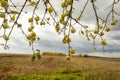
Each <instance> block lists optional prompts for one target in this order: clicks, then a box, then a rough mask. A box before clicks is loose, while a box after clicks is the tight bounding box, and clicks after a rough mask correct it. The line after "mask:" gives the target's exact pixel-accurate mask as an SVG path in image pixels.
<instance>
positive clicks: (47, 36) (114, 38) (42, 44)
mask: <svg viewBox="0 0 120 80" xmlns="http://www.w3.org/2000/svg"><path fill="white" fill-rule="evenodd" d="M61 1H64V0H52V5H53V6H54V7H55V10H56V11H58V12H60V11H61V9H62V8H60V5H61V4H60V3H59V2H61ZM18 2H19V0H18ZM18 2H17V3H18ZM85 2H86V0H83V1H82V0H80V1H79V2H77V1H75V3H74V8H75V10H74V11H73V12H74V14H73V15H74V17H78V15H79V13H80V11H81V9H82V8H83V5H84V4H85ZM111 3H112V0H97V2H96V3H95V4H96V7H98V8H97V11H98V12H99V16H100V17H101V18H103V19H104V18H105V17H106V15H107V14H106V13H108V12H109V10H110V8H109V9H107V10H105V9H106V7H108V6H109V5H110V4H111ZM18 4H22V2H21V3H18ZM41 4H42V3H41ZM118 5H120V2H119V3H118ZM118 5H117V6H115V10H116V11H117V12H118V13H119V14H120V10H119V8H120V6H118ZM41 7H42V8H41ZM43 9H44V6H43V5H40V6H39V11H38V12H39V13H40V14H42V11H44V10H43ZM25 10H27V11H28V12H29V13H28V14H22V16H21V18H20V20H19V22H21V23H23V28H24V30H26V31H27V27H29V24H28V23H27V19H28V17H31V10H32V8H31V7H27V8H26V9H25ZM93 14H94V13H93V10H92V6H91V3H89V4H88V5H87V9H86V10H85V14H84V15H83V18H82V19H81V22H82V23H83V24H87V25H89V26H91V27H94V26H95V24H96V22H95V17H94V15H93ZM110 19H111V18H109V20H110ZM115 19H117V20H118V23H117V25H116V26H114V27H113V26H110V27H111V31H110V32H109V33H106V35H105V37H104V38H105V39H106V40H107V42H108V45H107V46H105V50H106V53H103V49H102V46H101V45H100V43H99V41H97V43H96V47H97V50H96V51H94V50H93V46H92V41H90V42H88V41H87V39H86V37H85V36H81V35H79V34H78V33H79V30H80V27H79V26H75V28H76V29H77V32H76V33H75V34H72V35H71V38H72V43H71V45H72V47H73V48H74V49H75V50H76V53H77V54H79V53H87V54H91V55H93V54H94V53H95V54H94V55H99V56H109V57H119V58H120V16H117V15H116V16H115ZM35 31H36V32H37V35H38V36H40V41H39V42H35V44H34V45H35V48H39V49H40V50H41V51H42V52H46V51H50V52H62V53H67V52H68V48H67V45H66V44H63V43H62V39H63V35H58V34H57V33H56V32H55V30H54V26H53V24H52V22H51V25H45V26H43V27H41V26H36V28H35ZM0 33H2V31H1V32H0ZM1 41H2V40H1V39H0V42H1ZM8 45H9V47H10V49H9V50H4V49H3V47H1V46H0V52H1V53H2V52H7V53H9V52H10V53H32V50H31V47H29V43H28V41H27V39H26V38H25V37H24V35H23V34H22V32H21V31H20V30H19V29H17V28H15V29H14V31H13V33H12V35H11V37H10V40H9V41H8ZM109 53H110V54H109ZM111 53H112V54H111Z"/></svg>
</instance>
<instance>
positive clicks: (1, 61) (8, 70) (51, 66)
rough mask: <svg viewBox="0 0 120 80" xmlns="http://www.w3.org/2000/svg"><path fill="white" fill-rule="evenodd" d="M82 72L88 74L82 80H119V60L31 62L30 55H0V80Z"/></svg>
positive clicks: (50, 59) (48, 58) (60, 58)
mask: <svg viewBox="0 0 120 80" xmlns="http://www.w3.org/2000/svg"><path fill="white" fill-rule="evenodd" d="M68 70H69V71H71V72H75V71H80V70H82V71H83V72H86V73H89V77H88V78H86V79H83V80H120V77H119V75H120V59H108V58H94V57H71V61H70V62H69V61H66V59H65V56H42V59H41V60H35V61H34V62H31V55H20V54H17V55H15V54H12V55H9V54H6V55H5V54H0V80H9V79H10V78H11V77H12V76H13V75H27V74H57V73H66V72H67V71H68Z"/></svg>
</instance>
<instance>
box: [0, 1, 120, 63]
mask: <svg viewBox="0 0 120 80" xmlns="http://www.w3.org/2000/svg"><path fill="white" fill-rule="evenodd" d="M112 1H113V2H112V4H110V6H108V7H107V8H106V9H108V8H109V9H110V12H109V13H108V14H107V16H105V19H102V18H101V17H100V16H99V15H98V11H97V5H96V2H97V0H86V3H85V4H84V6H83V9H82V10H81V12H79V16H78V17H74V16H73V14H75V13H77V12H75V9H76V8H75V7H74V6H75V2H78V3H79V2H80V1H79V0H63V1H61V2H60V3H59V4H60V8H62V11H61V12H60V11H57V10H56V9H55V7H54V5H53V4H52V0H24V1H22V3H21V4H16V1H14V0H9V1H8V0H0V22H1V26H0V30H1V31H2V30H3V34H0V39H4V41H5V43H3V42H2V43H1V45H2V46H3V47H4V48H5V49H8V48H9V46H8V41H9V39H10V36H11V34H12V32H13V31H14V28H15V27H16V26H17V27H18V28H19V29H20V30H21V32H22V33H23V34H24V36H25V37H26V39H27V40H28V42H29V45H30V46H31V47H32V50H33V53H34V54H35V49H34V42H35V41H37V40H38V41H39V40H40V36H38V35H37V34H36V32H35V30H34V29H35V28H36V25H39V26H44V25H50V24H51V22H53V23H54V26H55V27H54V28H55V31H56V32H57V33H58V34H62V35H63V40H62V42H63V43H64V44H68V49H69V50H68V55H69V56H70V55H71V54H74V53H75V49H74V48H72V46H71V41H72V39H71V36H70V35H71V34H74V33H76V31H77V29H76V25H75V24H77V25H79V27H80V30H79V32H80V34H82V35H84V36H86V38H87V39H88V41H90V40H93V47H94V50H96V46H95V40H96V38H97V37H99V38H100V40H99V41H100V43H101V45H102V46H103V49H104V46H106V45H107V41H106V39H104V37H103V36H104V35H105V32H109V31H110V26H108V25H109V24H110V25H111V26H115V25H116V24H117V20H116V19H115V16H116V15H118V16H120V15H119V14H118V12H117V11H116V9H115V5H117V4H118V3H119V0H112ZM81 4H82V3H81ZM88 4H91V6H92V9H93V12H94V14H93V16H95V19H96V22H95V24H96V26H95V27H94V29H92V30H91V28H90V27H89V25H86V24H82V22H81V19H82V18H83V16H82V15H83V14H84V13H85V10H87V7H86V6H87V5H88ZM41 5H43V6H44V9H43V11H42V13H43V15H40V14H39V12H38V11H40V10H41ZM43 6H42V7H43ZM27 7H30V8H33V10H32V14H31V17H29V18H28V23H29V27H28V31H27V33H26V31H25V30H24V29H23V26H22V25H23V23H20V22H19V20H20V18H21V15H22V14H27V13H29V11H28V10H26V9H25V8H27ZM80 7H81V6H80ZM88 9H89V8H88ZM47 16H49V17H47ZM110 17H111V20H110V21H109V18H110ZM34 54H33V57H32V60H33V61H34V58H35V57H34ZM37 56H39V57H38V59H40V55H37Z"/></svg>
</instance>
